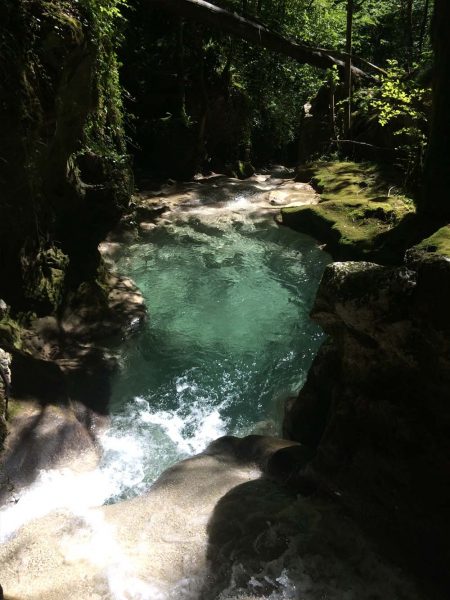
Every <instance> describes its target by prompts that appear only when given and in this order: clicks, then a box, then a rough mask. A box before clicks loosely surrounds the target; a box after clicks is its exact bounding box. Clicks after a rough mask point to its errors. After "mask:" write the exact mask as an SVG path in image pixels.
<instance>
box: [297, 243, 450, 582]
mask: <svg viewBox="0 0 450 600" xmlns="http://www.w3.org/2000/svg"><path fill="white" fill-rule="evenodd" d="M449 307H450V260H449V259H448V258H446V257H443V256H441V257H439V256H433V257H432V258H427V257H425V258H424V257H423V256H421V255H417V254H414V253H412V252H410V253H409V256H408V258H407V263H406V266H405V267H400V268H390V267H381V266H379V265H375V264H371V263H361V262H358V263H355V262H346V263H334V264H332V265H330V266H329V267H328V268H327V270H326V271H325V274H324V277H323V280H322V283H321V286H320V288H319V291H318V295H317V299H316V302H315V306H314V308H313V311H312V317H313V318H314V320H316V321H317V322H318V323H319V324H320V325H321V326H322V327H323V329H324V330H325V331H326V332H327V333H328V334H329V335H330V340H329V341H328V342H327V343H326V344H325V345H324V346H323V347H322V349H321V351H320V352H319V354H318V356H317V358H316V360H315V362H314V364H313V366H312V369H311V371H310V373H309V376H308V380H307V382H306V384H305V386H304V388H303V390H302V391H301V392H300V394H299V396H298V398H297V399H296V400H295V401H294V402H293V403H292V405H291V406H290V407H289V408H288V411H287V416H286V420H285V433H286V434H287V435H288V436H289V437H291V438H292V439H295V440H297V441H300V442H302V443H305V444H308V445H310V446H312V447H315V448H316V451H317V453H316V456H315V458H314V459H313V461H312V463H311V465H310V467H309V469H310V473H314V474H315V477H316V478H317V479H318V480H319V481H321V482H322V483H324V484H325V485H327V486H330V487H331V488H332V489H334V490H335V491H337V492H338V493H339V494H340V495H341V497H342V498H343V500H344V502H345V503H347V504H348V505H349V506H351V507H352V508H353V509H354V510H355V511H356V512H358V513H359V514H360V515H361V516H363V517H369V520H370V519H372V520H373V522H374V523H379V524H381V525H382V526H383V527H385V528H388V530H389V531H391V532H392V535H393V536H395V535H398V536H400V537H401V539H402V540H403V541H405V542H406V543H407V545H408V546H409V550H410V551H411V553H414V554H415V555H416V556H415V558H418V559H419V560H427V561H428V562H429V563H430V564H433V566H434V567H437V568H438V569H439V568H441V569H442V570H443V571H444V570H445V568H446V565H448V561H449V559H450V548H449V543H448V539H449V537H448V535H449V530H450V509H449V507H450V462H449V461H450V435H449V433H450V404H449V399H450V311H449Z"/></svg>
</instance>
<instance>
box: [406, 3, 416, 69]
mask: <svg viewBox="0 0 450 600" xmlns="http://www.w3.org/2000/svg"><path fill="white" fill-rule="evenodd" d="M413 29H414V27H413V0H407V2H406V45H407V49H408V60H409V67H410V68H411V66H412V64H413V60H414V32H413Z"/></svg>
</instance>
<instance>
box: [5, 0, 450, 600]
mask: <svg viewBox="0 0 450 600" xmlns="http://www.w3.org/2000/svg"><path fill="white" fill-rule="evenodd" d="M174 4H175V3H174ZM437 4H439V3H438V2H437ZM123 6H124V3H120V2H91V1H88V0H80V1H77V0H58V1H57V2H47V1H44V0H20V1H18V2H16V1H12V0H4V2H2V5H1V6H0V51H1V52H0V54H1V57H2V59H1V68H0V76H1V80H0V84H1V85H0V128H1V131H2V135H1V138H0V183H1V198H0V268H1V277H0V298H2V300H0V446H2V447H3V449H2V453H1V461H0V542H1V545H0V584H1V586H3V593H4V597H5V599H6V600H17V599H18V598H21V599H23V600H25V599H28V598H29V599H30V600H32V599H37V598H39V599H40V600H46V599H48V600H53V599H54V600H57V599H58V600H59V599H61V598H80V599H81V600H101V599H105V600H111V599H114V600H116V599H117V600H119V599H120V600H144V599H145V600H159V599H161V600H169V599H173V600H200V599H201V600H227V599H232V598H239V599H241V600H253V599H256V598H266V599H267V600H297V599H300V598H301V599H302V600H323V599H324V598H327V599H330V600H343V599H345V600H375V599H379V600H385V599H389V600H441V599H444V598H447V594H448V588H449V585H450V582H449V574H448V563H449V560H450V548H449V539H450V509H449V506H450V442H449V440H450V436H449V433H450V412H449V408H448V400H449V397H450V318H449V313H448V307H449V306H450V228H449V226H448V224H447V222H448V220H447V221H446V218H445V214H444V213H445V207H444V204H445V202H443V200H445V193H442V194H441V196H439V202H440V206H441V210H440V213H439V215H438V216H436V215H434V216H433V215H431V216H430V215H428V216H427V217H426V216H424V214H422V213H420V212H419V213H416V212H415V209H414V205H413V203H412V202H411V200H409V199H408V198H407V197H406V196H404V195H403V194H400V193H397V187H396V184H395V185H394V184H393V183H392V181H388V180H387V179H386V178H385V175H384V171H383V170H381V169H379V167H378V165H370V164H367V163H352V162H349V161H347V160H344V161H340V162H336V161H335V162H324V161H321V162H320V163H314V164H309V165H307V166H306V167H305V165H301V166H300V167H299V168H298V169H296V170H294V169H288V168H285V167H281V166H275V167H274V166H273V165H272V166H271V167H270V168H267V169H262V168H261V169H259V170H258V171H257V173H256V174H254V169H253V167H252V165H251V164H250V162H249V157H250V150H251V148H250V137H251V136H250V134H249V127H250V125H249V124H248V123H249V122H250V121H249V115H250V112H249V107H248V97H247V96H246V94H245V92H244V88H243V86H242V83H241V81H240V80H239V78H237V79H235V80H234V83H233V76H234V71H233V68H232V67H231V63H232V59H233V55H234V48H233V46H232V45H230V48H229V49H228V47H227V57H226V60H225V61H224V63H225V67H224V68H223V65H221V63H220V61H217V63H216V61H215V59H214V57H213V56H212V49H214V47H215V46H214V44H215V43H217V40H216V41H215V42H214V41H213V42H211V40H209V38H207V37H205V38H203V35H204V32H203V30H201V35H200V36H197V35H192V32H191V35H192V37H193V38H195V43H193V46H192V48H191V55H190V56H189V53H187V54H186V57H183V52H182V46H183V26H184V25H183V23H182V22H181V21H180V22H178V21H177V20H176V19H174V20H173V21H170V22H169V25H170V31H176V32H177V37H176V39H175V38H174V39H173V40H171V42H170V44H171V45H169V46H167V47H169V48H171V50H170V52H167V51H166V52H165V56H164V59H165V61H166V62H164V61H162V62H163V63H164V65H163V68H162V69H161V72H162V75H161V74H160V75H161V79H160V81H158V89H157V92H156V93H155V95H154V96H152V95H149V96H148V97H147V96H146V98H145V101H144V104H145V103H146V102H148V105H149V106H150V109H151V110H150V111H149V113H150V116H151V119H150V118H149V117H148V114H146V113H145V110H142V114H140V115H139V123H140V124H141V130H140V131H139V132H138V137H139V138H142V139H143V140H144V141H145V140H146V139H148V140H150V142H148V143H149V146H151V154H150V156H151V157H153V159H154V160H155V161H156V157H157V159H158V160H159V161H160V162H161V165H160V166H161V173H163V174H164V175H165V176H168V175H171V174H172V173H171V171H170V170H171V168H173V164H172V163H171V161H170V160H169V159H170V158H171V156H170V155H171V154H173V153H174V150H173V149H174V148H176V149H177V150H178V153H177V155H176V156H174V157H173V163H174V164H177V163H180V164H182V165H183V169H181V172H182V173H183V174H184V173H187V175H186V177H187V178H189V179H191V177H192V175H193V174H194V171H195V169H197V168H200V163H199V159H198V155H201V154H202V153H203V154H205V152H206V150H205V148H207V146H208V143H209V148H210V151H211V152H212V153H213V154H214V152H215V153H216V155H215V156H213V159H214V160H213V159H211V160H210V161H209V163H208V164H206V167H207V168H205V164H203V170H204V174H203V175H201V174H198V175H196V177H195V178H192V179H191V180H190V181H188V182H184V183H180V182H176V181H175V180H166V181H165V182H164V183H163V184H162V185H161V181H160V180H158V181H157V180H156V179H154V178H151V177H150V178H149V179H146V173H145V172H141V171H140V170H139V169H142V168H143V167H142V164H144V165H145V157H142V156H140V164H139V168H138V169H137V172H138V174H139V175H140V176H141V177H140V187H141V190H142V191H140V192H136V190H135V188H134V182H133V174H132V160H131V158H130V156H129V155H128V152H129V151H130V148H133V144H132V143H130V144H129V145H128V146H127V145H126V141H127V140H126V135H125V126H124V117H123V115H124V111H123V106H122V101H123V97H124V93H123V89H122V88H121V86H120V85H119V74H118V72H119V62H120V60H119V58H118V54H117V48H118V45H119V44H120V41H121V39H122V38H121V36H122V29H121V27H122V26H123V22H124V21H123V18H122V17H123V15H121V13H120V8H122V7H123ZM118 7H119V8H118ZM144 8H145V10H144ZM146 10H147V7H146V6H145V7H143V6H140V7H139V11H140V12H139V11H138V12H136V15H137V16H133V17H132V19H131V20H132V21H133V19H134V25H136V21H137V20H139V19H140V17H141V16H142V15H144V14H145V15H146V14H147V13H146V12H145V11H146ZM153 16H155V15H154V13H152V14H151V17H153ZM145 18H146V19H147V18H148V17H145ZM4 24H6V26H4ZM166 24H167V17H166V16H164V15H162V16H161V15H160V16H159V17H157V18H156V19H155V20H154V24H153V25H152V27H154V29H155V30H158V36H160V37H157V36H156V37H155V39H154V40H153V42H152V43H153V44H154V46H151V48H152V52H153V54H154V55H155V56H154V59H153V57H152V60H154V63H153V62H151V63H150V64H151V65H153V68H154V69H155V70H158V69H159V65H158V60H159V59H158V56H159V55H158V54H157V50H155V48H157V47H158V44H159V45H160V46H161V44H162V46H163V49H164V48H165V46H164V44H165V43H166V42H165V41H164V36H163V35H162V34H161V32H163V33H165V29H164V27H165V26H166ZM145 26H146V21H145V20H143V25H142V29H140V30H139V36H136V38H133V39H131V36H130V40H131V42H132V43H131V42H130V43H129V46H130V47H131V50H130V49H129V52H130V55H131V53H132V52H133V53H134V52H135V45H136V47H138V46H139V44H140V43H141V39H142V36H144V34H145V31H144V30H145ZM159 30H160V31H159ZM194 33H195V32H194ZM199 37H200V38H201V39H202V43H203V41H205V40H207V43H206V42H205V46H207V54H206V51H205V56H203V55H202V54H201V51H203V50H202V48H201V44H199V43H198V41H197V40H198V38H199ZM161 39H162V40H163V41H162V42H161ZM188 39H189V36H188ZM442 39H444V38H442ZM190 43H191V42H190ZM139 52H143V51H142V48H141V49H140V50H139ZM171 53H172V54H173V55H174V57H175V59H176V60H175V62H177V65H176V68H174V69H172V66H173V65H172V64H171V63H170V61H168V62H167V60H166V59H167V57H168V56H169V54H170V57H172V54H171ZM228 54H229V56H228ZM142 56H147V58H148V56H149V54H148V53H147V55H146V54H145V53H144V52H143V53H142V54H139V53H138V54H135V53H134V54H133V61H135V63H136V64H139V65H140V63H142V65H140V66H139V69H142V72H143V71H145V70H146V69H147V71H149V72H150V71H151V70H152V69H148V68H147V66H148V63H147V62H146V61H145V60H142ZM199 56H201V60H200V59H199ZM184 58H186V61H184ZM222 58H223V57H222ZM189 60H191V61H193V62H195V63H196V64H195V68H193V67H192V65H191V66H189ZM208 61H209V62H208ZM135 63H133V64H135ZM186 64H187V65H188V66H187V67H186V73H183V70H184V68H185V66H186ZM219 65H220V66H221V68H223V71H222V72H221V75H220V77H218V74H219V71H220V70H219ZM439 65H440V69H441V71H442V72H443V70H445V65H444V63H442V64H441V63H439ZM197 67H199V69H198V71H199V72H197V70H196V69H197ZM208 68H209V69H210V75H209V80H208ZM447 69H448V65H447ZM275 70H276V69H273V71H274V72H275ZM175 71H176V73H175ZM205 74H206V76H205ZM212 74H213V75H212ZM148 75H149V73H147V74H146V77H147V76H148ZM150 75H151V73H150ZM130 76H133V69H130V70H129V71H128V73H127V77H128V78H129V79H130ZM190 77H191V78H192V80H193V81H194V82H195V83H196V85H192V80H191V81H190V84H189V85H187V86H186V89H184V86H183V82H189V78H190ZM197 79H198V84H199V85H198V86H197ZM444 81H448V78H447V79H445V78H444ZM135 83H136V87H137V88H139V86H140V85H141V84H142V82H141V81H140V80H139V82H135ZM138 83H139V85H138ZM143 83H144V84H145V85H144V88H145V89H147V90H148V89H149V88H151V86H152V84H153V81H152V78H151V77H148V79H145V78H143ZM208 85H210V86H211V90H213V91H214V94H212V93H211V97H212V96H214V98H215V100H214V103H211V107H210V108H209V113H210V114H209V119H210V122H209V123H208V128H205V123H206V121H205V119H207V117H208V106H207V104H208V103H207V100H208V98H207V96H208V92H207V88H208ZM233 86H234V87H233ZM193 90H194V93H193V96H194V98H196V99H197V100H198V98H199V97H200V96H201V102H200V101H198V102H197V104H195V103H194V104H195V111H194V112H195V116H196V119H197V120H198V123H197V121H195V123H193V121H192V120H191V119H189V118H188V117H187V115H186V112H185V111H186V106H187V107H188V109H189V102H191V103H192V98H191V100H189V94H190V93H191V95H192V91H193ZM198 90H200V92H199V91H198ZM224 90H225V91H224ZM169 91H170V94H169ZM186 91H187V92H186ZM327 93H328V90H327ZM186 94H187V95H186ZM169 96H170V107H171V110H172V111H173V112H175V111H178V112H179V113H180V114H179V115H178V113H177V116H176V117H175V118H172V117H173V115H172V114H169V113H168V114H166V113H162V116H161V115H159V116H160V117H161V118H159V117H158V119H156V120H155V118H154V117H155V114H156V113H157V114H159V113H158V110H159V108H158V107H159V106H160V105H161V106H162V107H164V110H166V108H167V98H169ZM186 97H187V101H186ZM327 97H328V96H327ZM180 99H181V100H182V102H181V108H180V106H179V104H180ZM127 100H128V102H129V104H131V103H132V102H134V101H135V99H130V98H128V99H127ZM439 106H441V105H439ZM439 106H438V108H439ZM214 107H215V108H214ZM146 108H148V106H147V107H146ZM191 108H192V107H191ZM157 109H158V110H157ZM219 109H220V110H219ZM281 112H282V111H280V113H281ZM154 113H155V114H154ZM197 113H198V114H197ZM280 113H279V114H280ZM268 114H269V113H267V114H265V115H263V116H264V119H266V120H267V122H270V120H271V118H272V117H270V115H269V116H268ZM129 116H130V115H128V117H129ZM152 119H153V121H152ZM130 120H132V119H130ZM447 120H448V119H447ZM155 123H156V124H155ZM198 124H199V125H200V127H199V131H197V130H196V129H195V127H196V126H197V125H198ZM217 129H220V132H221V133H220V135H217V137H216V139H215V138H214V133H215V131H217ZM206 130H207V135H206V134H205V131H206ZM442 131H445V129H442ZM171 132H172V133H171ZM174 132H175V133H174ZM242 132H243V133H242ZM150 133H151V136H150ZM255 139H256V140H257V139H258V138H257V137H256V138H255ZM154 140H156V143H155V142H154ZM128 141H129V140H128ZM158 144H160V145H161V147H162V146H164V150H165V152H161V147H159V145H158ZM268 146H269V144H268ZM441 147H442V144H441ZM180 148H181V149H182V150H180ZM187 148H188V149H189V152H187V150H186V149H187ZM211 149H213V150H211ZM134 150H136V149H134ZM256 150H257V152H256V154H260V155H261V156H266V154H267V152H268V149H267V148H266V147H263V144H261V148H257V149H256ZM222 152H223V154H224V155H223V156H222V155H221V154H222ZM230 152H231V158H232V160H231V159H230V156H229V154H230ZM136 154H138V152H136ZM205 156H206V155H205ZM442 156H443V158H442V160H440V162H439V164H440V165H443V167H442V169H443V170H444V171H445V169H444V167H445V164H448V153H447V154H446V153H445V152H443V153H442ZM167 157H169V158H167ZM187 159H189V160H187ZM205 160H206V159H205ZM230 160H231V162H230ZM445 161H447V163H446V162H445ZM186 163H188V167H189V169H188V170H187V171H185V169H184V168H185V167H186ZM215 166H217V167H220V168H222V167H223V168H224V169H223V170H224V171H227V172H228V174H229V175H231V177H225V176H224V175H221V174H219V173H212V172H211V167H215ZM162 167H164V169H162ZM225 167H227V168H226V169H225ZM236 175H238V176H239V178H237V177H236ZM444 179H445V178H442V180H444ZM444 183H445V182H444ZM311 185H312V186H313V187H311ZM430 185H431V184H430ZM439 185H441V179H439ZM146 186H147V187H148V189H146ZM439 189H440V190H441V191H442V188H439ZM305 234H306V235H305ZM310 235H312V236H313V237H309V236H310ZM316 240H317V241H316ZM323 249H325V250H326V251H327V252H330V253H331V257H330V256H329V255H328V254H326V252H323V251H322V250H323ZM332 258H333V259H334V260H335V261H339V262H332ZM343 261H345V262H343ZM322 272H323V275H322ZM130 277H134V278H136V280H137V277H140V278H141V279H140V282H139V283H140V286H141V288H142V289H138V287H137V285H136V284H135V283H134V282H133V280H132V279H131V278H130ZM319 281H320V284H319ZM211 282H213V283H214V284H215V285H216V287H213V286H212V285H211ZM316 292H317V293H316ZM202 301H203V303H202ZM310 310H311V317H312V319H313V321H311V320H310V319H309V317H308V313H309V311H310ZM158 311H160V312H158ZM149 323H150V324H151V325H148V324H149ZM249 325H251V327H249ZM194 334H195V336H196V337H194ZM225 344H228V349H227V350H226V351H224V346H225ZM179 351H182V352H183V353H184V356H183V357H182V358H183V360H181V359H180V355H179ZM286 397H288V400H287V402H286V405H285V406H284V401H285V399H286ZM177 402H178V404H177ZM282 413H284V417H283V416H282ZM281 420H283V425H282V430H281ZM1 586H0V590H1ZM0 596H1V592H0Z"/></svg>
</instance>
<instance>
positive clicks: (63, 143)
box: [0, 0, 129, 314]
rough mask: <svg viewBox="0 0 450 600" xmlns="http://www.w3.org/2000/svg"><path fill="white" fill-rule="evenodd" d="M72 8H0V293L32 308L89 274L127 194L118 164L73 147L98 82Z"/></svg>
mask: <svg viewBox="0 0 450 600" xmlns="http://www.w3.org/2000/svg"><path fill="white" fill-rule="evenodd" d="M80 11H81V8H80V6H79V4H78V3H77V2H75V1H70V2H64V3H63V2H52V3H48V2H43V1H42V0H32V1H30V2H24V1H23V0H19V1H12V0H5V1H4V2H2V3H1V6H0V24H1V25H0V54H1V56H2V59H3V60H2V70H1V77H0V81H1V83H0V129H1V131H2V136H1V139H0V156H1V157H2V160H1V161H0V181H1V185H2V198H1V200H0V270H1V272H2V278H1V280H0V295H1V296H2V297H4V299H5V300H6V301H7V302H8V303H9V304H11V305H12V306H14V308H15V309H18V310H32V311H34V312H36V313H38V314H48V313H50V312H52V311H54V310H55V309H57V308H58V307H59V305H60V303H61V301H62V299H63V296H64V292H65V289H66V287H67V286H68V285H69V286H72V287H74V286H76V285H77V284H78V283H79V282H80V281H85V280H86V279H88V278H90V277H94V276H95V274H96V271H97V267H98V265H99V260H100V256H99V254H98V251H97V246H98V243H99V242H100V241H101V240H102V239H103V237H104V236H105V235H106V233H107V232H108V231H109V229H110V228H111V227H112V226H113V225H114V224H115V222H116V221H117V220H118V218H119V216H120V214H121V211H122V210H123V208H124V206H125V205H126V203H127V201H128V197H129V176H128V171H127V168H126V165H122V164H119V162H117V161H116V162H115V163H114V161H113V160H112V159H109V158H106V157H105V156H103V155H102V156H93V155H92V153H86V152H84V154H82V152H81V151H82V150H83V142H84V133H85V127H86V124H87V122H88V118H89V117H90V115H93V114H95V111H96V110H97V109H98V95H99V86H100V85H101V84H100V83H99V81H98V77H96V72H97V71H96V69H97V61H98V56H99V48H98V47H99V44H98V43H97V42H98V40H96V39H95V34H94V33H93V31H94V29H93V24H92V23H91V22H89V18H88V17H87V16H86V15H83V14H81V12H80ZM99 152H100V153H101V152H102V151H99ZM105 154H106V153H105ZM93 163H95V164H96V171H97V180H96V181H92V178H91V177H90V170H92V164H93ZM99 178H100V179H99Z"/></svg>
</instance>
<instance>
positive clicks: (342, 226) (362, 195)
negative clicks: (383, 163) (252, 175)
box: [281, 162, 414, 263]
mask: <svg viewBox="0 0 450 600" xmlns="http://www.w3.org/2000/svg"><path fill="white" fill-rule="evenodd" d="M297 179H298V180H300V181H305V182H306V181H308V182H310V183H312V185H313V187H314V188H315V189H316V190H317V191H318V192H319V193H321V199H320V202H319V204H317V205H312V206H302V207H290V208H285V209H282V211H281V212H282V219H283V223H285V224H286V225H288V226H290V227H293V228H294V229H298V230H301V231H304V232H306V233H309V234H310V235H312V236H314V237H316V238H317V239H318V240H319V241H321V242H324V243H326V247H327V250H328V251H329V252H331V254H333V256H334V257H335V258H338V259H348V258H352V259H367V260H376V261H378V262H387V263H395V262H400V261H401V259H402V257H403V253H404V251H405V250H406V247H407V246H406V247H404V248H402V247H401V248H400V247H399V248H397V247H395V248H394V247H391V245H390V244H389V243H388V239H387V234H389V232H391V231H394V230H395V229H396V227H397V226H398V225H399V224H400V223H401V222H402V221H403V220H404V219H405V217H407V216H408V215H411V214H413V213H414V209H413V206H412V203H411V201H410V200H408V199H407V198H405V197H404V196H400V195H394V194H392V191H393V190H394V189H395V188H394V186H393V184H392V180H389V179H388V178H387V177H386V174H385V173H384V172H382V171H380V169H379V167H377V166H376V165H374V164H368V163H361V164H357V163H351V162H344V163H341V162H337V163H323V162H319V163H314V164H311V165H308V166H307V167H305V168H304V169H302V170H301V171H300V172H299V175H298V177H297ZM399 246H401V244H400V245H399Z"/></svg>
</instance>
